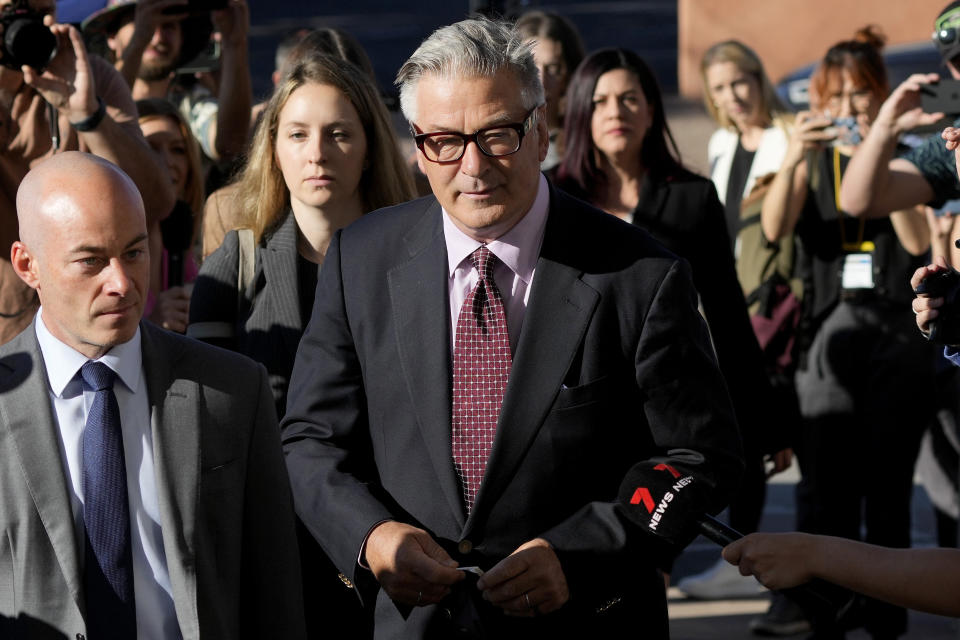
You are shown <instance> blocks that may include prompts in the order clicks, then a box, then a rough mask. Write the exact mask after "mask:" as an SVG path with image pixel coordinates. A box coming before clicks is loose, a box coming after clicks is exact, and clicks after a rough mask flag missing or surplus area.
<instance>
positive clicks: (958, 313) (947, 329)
mask: <svg viewBox="0 0 960 640" xmlns="http://www.w3.org/2000/svg"><path fill="white" fill-rule="evenodd" d="M913 292H914V293H916V294H918V295H920V294H926V295H927V296H929V297H931V298H943V306H941V307H940V308H939V309H938V310H937V311H938V314H937V318H936V320H931V321H930V322H929V326H930V333H929V334H928V335H927V340H929V341H930V342H933V343H935V344H943V345H958V344H960V299H958V298H960V296H958V295H957V294H958V293H960V272H957V271H954V270H953V269H946V270H943V271H937V272H936V273H932V274H930V275H928V276H927V277H926V278H924V279H923V280H921V281H920V284H919V285H918V286H917V288H916V289H914V290H913Z"/></svg>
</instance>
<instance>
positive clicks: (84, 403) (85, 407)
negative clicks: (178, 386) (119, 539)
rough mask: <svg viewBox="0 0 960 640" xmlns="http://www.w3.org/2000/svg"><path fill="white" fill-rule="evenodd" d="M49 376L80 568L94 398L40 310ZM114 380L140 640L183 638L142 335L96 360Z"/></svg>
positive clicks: (77, 357) (75, 355) (80, 360)
mask: <svg viewBox="0 0 960 640" xmlns="http://www.w3.org/2000/svg"><path fill="white" fill-rule="evenodd" d="M34 326H35V327H36V332H37V341H38V342H39V343H40V351H41V353H42V354H43V362H44V365H45V366H46V369H47V380H48V382H49V387H48V390H49V393H50V401H51V403H52V405H53V411H54V415H55V416H56V418H57V425H58V430H59V433H60V444H61V447H60V455H61V460H62V462H63V470H64V473H65V474H66V477H67V479H68V483H67V485H68V488H69V492H70V502H71V506H72V507H73V521H74V531H75V532H76V536H77V549H78V551H79V557H80V561H81V563H82V562H83V552H82V550H83V548H84V544H85V529H84V524H83V481H82V478H83V430H84V427H85V425H86V420H87V412H88V411H89V410H90V406H91V405H92V404H93V398H94V395H95V392H93V391H84V389H83V382H82V381H81V379H80V377H79V375H78V372H79V371H80V367H81V366H83V364H84V363H85V362H87V360H88V358H87V357H86V356H84V355H83V354H81V353H80V352H78V351H76V350H75V349H73V348H71V347H69V346H67V345H66V344H64V343H63V342H61V341H60V340H58V339H57V338H56V337H54V336H53V334H51V333H50V331H49V330H48V329H47V327H46V325H45V324H44V322H43V308H42V307H41V308H40V311H38V312H37V319H36V322H35V323H34ZM98 362H102V363H103V364H105V365H107V366H108V367H110V369H112V370H113V371H114V372H115V373H116V374H117V376H118V378H117V379H118V383H115V384H114V389H113V390H114V394H115V395H116V398H117V404H118V405H119V407H120V424H121V429H122V431H123V456H124V462H125V464H126V468H127V500H128V502H129V509H130V542H131V551H132V555H133V584H134V596H135V598H136V609H137V637H138V638H139V639H140V640H154V639H156V640H169V639H175V638H180V637H181V636H180V628H179V625H178V624H177V615H176V611H175V610H174V606H173V590H172V588H171V587H170V573H169V571H168V570H167V558H166V554H165V553H164V549H163V535H162V531H161V527H160V505H159V502H158V499H157V487H156V474H155V472H154V464H153V440H152V435H151V428H150V403H149V400H148V398H147V384H146V379H145V378H144V374H143V355H142V352H141V350H140V330H139V329H137V333H136V335H134V337H133V338H132V339H131V340H130V341H129V342H125V343H123V344H119V345H117V346H115V347H113V348H112V349H110V351H109V352H108V353H107V354H106V355H104V356H103V357H101V358H100V359H99V360H98Z"/></svg>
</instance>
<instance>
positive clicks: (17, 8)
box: [0, 0, 57, 71]
mask: <svg viewBox="0 0 960 640" xmlns="http://www.w3.org/2000/svg"><path fill="white" fill-rule="evenodd" d="M0 27H2V28H3V38H0V64H2V65H3V66H5V67H8V68H10V69H16V70H18V71H19V70H20V67H22V66H23V65H25V64H26V65H30V66H31V67H33V68H34V69H36V70H37V71H43V69H44V67H46V66H47V65H48V64H49V63H50V60H52V59H53V56H55V55H56V54H57V38H56V36H54V35H53V32H52V31H50V29H49V28H48V27H47V26H46V25H44V24H43V14H42V13H40V12H38V11H34V10H32V9H31V8H30V5H29V0H14V1H13V2H11V3H10V4H8V5H7V6H5V7H4V8H3V9H2V10H0Z"/></svg>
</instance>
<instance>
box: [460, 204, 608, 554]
mask: <svg viewBox="0 0 960 640" xmlns="http://www.w3.org/2000/svg"><path fill="white" fill-rule="evenodd" d="M550 201H551V207H550V214H549V217H548V218H547V226H546V230H545V232H544V239H543V248H542V249H541V251H540V258H539V260H538V261H537V269H536V273H535V275H534V281H533V289H532V290H531V292H530V299H529V302H528V306H527V311H526V314H525V315H524V320H523V329H522V330H521V333H520V340H519V342H518V344H517V353H516V356H515V357H514V360H513V368H512V370H511V372H510V381H509V382H508V383H507V390H506V393H505V395H504V399H503V406H502V408H501V409H500V419H499V421H498V423H497V435H496V438H495V440H494V443H493V449H492V451H491V453H490V460H489V462H488V463H487V470H486V474H485V475H484V478H483V482H482V483H481V485H480V490H479V492H478V494H477V499H476V503H475V505H474V509H473V511H472V512H471V520H472V516H473V515H474V514H476V513H478V512H482V511H483V509H484V507H485V505H487V504H492V503H493V502H495V501H496V500H497V499H498V497H499V496H500V494H501V493H502V491H503V489H504V487H505V486H506V485H507V483H508V482H509V481H510V479H511V478H512V477H513V475H514V474H515V473H516V469H517V466H518V465H519V463H520V461H521V460H522V459H523V457H524V455H525V454H526V452H527V449H528V448H529V447H530V444H531V443H532V442H533V439H534V437H535V436H536V435H537V432H538V431H539V430H540V427H541V426H542V424H543V421H544V419H545V418H546V415H547V412H548V411H549V410H550V407H551V406H552V404H553V402H554V400H555V399H556V396H557V393H558V392H559V391H560V388H561V385H562V384H563V379H564V375H565V374H566V372H567V369H569V367H570V364H571V362H572V361H573V358H574V356H575V355H576V352H577V349H578V348H579V346H580V344H581V342H582V341H583V335H584V332H585V331H586V328H587V325H588V324H589V321H590V318H591V317H592V315H593V310H594V308H595V307H596V304H597V301H598V300H599V294H598V293H597V292H596V290H594V289H593V288H591V287H590V286H588V285H586V284H584V283H583V282H582V281H581V279H580V276H581V274H582V272H581V271H580V270H579V269H577V268H576V267H574V266H571V264H572V261H571V260H570V259H569V257H568V256H570V255H571V252H572V250H576V249H577V247H571V246H570V239H571V238H576V237H577V231H576V228H575V225H576V221H575V220H573V219H572V213H571V212H570V211H569V210H568V207H569V206H570V202H571V201H570V200H569V199H568V198H566V197H564V196H563V195H562V194H559V193H558V192H557V191H556V190H555V189H553V190H551V194H550ZM467 526H468V529H469V526H470V525H469V523H468V525H467ZM464 535H467V532H465V533H464Z"/></svg>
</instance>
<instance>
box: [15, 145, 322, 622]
mask: <svg viewBox="0 0 960 640" xmlns="http://www.w3.org/2000/svg"><path fill="white" fill-rule="evenodd" d="M17 211H18V214H19V221H20V233H21V240H20V241H17V242H15V243H14V244H13V247H12V250H11V262H12V264H13V267H14V269H15V270H16V272H17V275H19V276H20V278H22V279H23V281H24V282H25V283H26V284H27V285H28V286H30V287H31V288H33V289H35V290H36V291H37V294H38V295H39V298H40V303H41V307H40V311H39V312H38V313H37V316H36V318H35V319H34V322H33V323H32V324H31V326H29V327H28V328H27V329H26V330H25V331H24V332H22V333H21V334H20V335H18V336H17V337H16V338H14V339H13V340H12V341H11V342H9V343H8V344H6V345H4V346H3V347H2V348H0V494H2V498H0V540H2V542H0V618H6V619H9V620H7V625H8V627H10V629H11V631H13V632H14V633H13V635H14V636H16V637H20V636H19V634H23V637H69V638H83V637H84V636H89V637H91V638H93V639H94V640H102V639H107V638H134V637H139V638H164V639H169V638H204V639H207V638H223V639H225V640H226V639H228V638H229V639H234V638H267V637H269V638H302V637H303V635H304V631H303V617H302V616H303V612H302V605H301V598H300V593H299V591H300V577H299V566H298V559H297V546H296V539H295V534H294V520H293V510H292V506H291V499H290V490H289V483H288V481H287V476H286V473H285V469H284V466H283V458H282V453H281V450H280V443H279V436H278V431H277V427H276V417H275V413H274V408H273V401H272V397H271V394H270V390H269V387H268V385H267V375H266V371H265V370H264V369H263V367H261V366H258V365H256V364H254V363H253V362H252V361H250V360H248V359H246V358H243V357H241V356H238V355H235V354H232V353H228V352H225V351H222V350H219V349H216V348H214V347H209V346H207V345H203V344H201V343H198V342H195V341H192V340H188V339H186V338H183V337H180V336H176V335H175V334H172V333H169V332H166V331H163V330H161V329H159V328H157V327H154V326H153V325H151V324H149V323H141V322H140V317H141V313H142V311H143V304H144V301H145V300H146V294H147V282H148V274H149V258H148V255H147V230H146V221H145V217H144V211H143V203H142V201H141V199H140V194H139V192H138V191H137V189H136V187H135V186H134V184H133V182H131V180H130V178H128V177H127V176H126V175H125V174H124V173H123V172H122V171H120V169H118V168H117V167H116V166H115V165H112V164H110V163H109V162H107V161H106V160H103V159H101V158H98V157H96V156H91V155H87V154H83V153H79V152H66V153H63V154H58V155H56V156H54V157H52V158H51V159H49V160H47V161H45V162H44V163H42V164H40V165H38V166H37V167H36V168H35V169H33V170H32V171H31V172H30V173H28V174H27V176H26V178H24V180H23V182H22V184H21V185H20V189H19V191H18V194H17ZM61 634H62V635H61Z"/></svg>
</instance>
